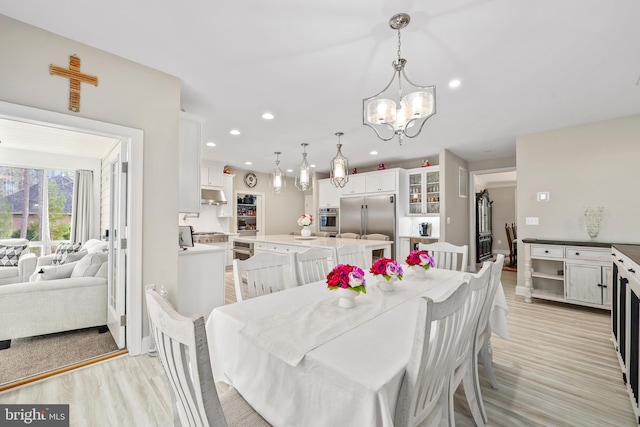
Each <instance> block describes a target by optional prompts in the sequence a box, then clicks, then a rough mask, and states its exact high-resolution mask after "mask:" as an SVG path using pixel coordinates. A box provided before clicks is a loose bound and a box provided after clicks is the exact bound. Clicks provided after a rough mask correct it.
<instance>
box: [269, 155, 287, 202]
mask: <svg viewBox="0 0 640 427" xmlns="http://www.w3.org/2000/svg"><path fill="white" fill-rule="evenodd" d="M273 154H275V155H276V170H274V171H273V172H271V174H270V179H269V181H270V185H271V191H273V192H274V193H275V194H280V193H282V191H283V190H284V188H285V187H286V186H287V175H286V174H285V173H284V172H283V171H282V169H280V159H279V157H278V156H280V154H282V153H281V152H280V151H276V152H274V153H273Z"/></svg>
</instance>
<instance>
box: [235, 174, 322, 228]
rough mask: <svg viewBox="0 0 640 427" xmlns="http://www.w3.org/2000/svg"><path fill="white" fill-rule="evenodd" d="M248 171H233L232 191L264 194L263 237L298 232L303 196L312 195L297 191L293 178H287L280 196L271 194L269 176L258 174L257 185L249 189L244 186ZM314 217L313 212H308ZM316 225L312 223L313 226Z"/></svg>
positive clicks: (302, 210)
mask: <svg viewBox="0 0 640 427" xmlns="http://www.w3.org/2000/svg"><path fill="white" fill-rule="evenodd" d="M247 172H248V171H244V170H240V169H237V170H234V171H233V173H234V174H235V175H236V176H235V177H234V178H233V189H234V191H243V192H247V193H251V191H257V192H261V193H264V195H265V206H264V210H265V215H266V216H265V230H264V234H265V235H271V234H289V233H290V232H291V231H294V230H299V229H300V227H299V226H298V223H297V221H298V218H299V217H300V215H302V214H303V213H305V212H304V196H305V194H312V192H311V191H305V192H302V191H300V190H298V189H297V188H296V186H295V184H294V178H292V177H287V186H286V188H285V189H284V191H283V192H282V193H281V194H274V193H272V192H271V187H270V186H269V174H265V173H258V172H254V173H255V174H256V177H257V178H258V183H257V184H256V186H255V187H253V188H249V187H247V186H246V185H245V184H244V176H245V174H246V173H247ZM308 213H311V214H312V215H313V216H314V219H315V216H316V214H315V213H314V212H308ZM315 225H316V223H315V221H314V226H315ZM231 229H232V230H235V224H232V225H231Z"/></svg>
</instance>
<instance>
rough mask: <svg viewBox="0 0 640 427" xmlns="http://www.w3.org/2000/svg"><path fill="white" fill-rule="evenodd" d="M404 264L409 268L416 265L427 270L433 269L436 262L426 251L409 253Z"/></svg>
mask: <svg viewBox="0 0 640 427" xmlns="http://www.w3.org/2000/svg"><path fill="white" fill-rule="evenodd" d="M406 263H407V265H410V266H414V265H417V266H420V267H422V268H424V269H425V270H428V269H429V267H435V265H436V260H435V259H433V257H432V256H431V255H429V254H428V253H427V252H426V251H411V252H410V253H409V256H408V257H407V260H406Z"/></svg>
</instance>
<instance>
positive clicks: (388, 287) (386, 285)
mask: <svg viewBox="0 0 640 427" xmlns="http://www.w3.org/2000/svg"><path fill="white" fill-rule="evenodd" d="M377 277H378V286H379V287H380V290H381V291H385V292H393V291H395V290H396V289H395V288H394V287H393V284H394V283H395V282H396V281H397V280H398V278H397V277H392V278H391V279H389V280H387V279H385V278H384V276H382V275H380V276H377Z"/></svg>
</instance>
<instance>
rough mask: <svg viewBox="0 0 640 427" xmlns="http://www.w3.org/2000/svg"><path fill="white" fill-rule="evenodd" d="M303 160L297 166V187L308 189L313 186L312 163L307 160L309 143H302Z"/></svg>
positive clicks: (301, 189) (303, 189)
mask: <svg viewBox="0 0 640 427" xmlns="http://www.w3.org/2000/svg"><path fill="white" fill-rule="evenodd" d="M300 145H302V150H303V152H302V162H300V164H299V165H298V166H296V181H295V184H296V187H297V188H298V190H300V191H307V190H311V189H312V188H313V181H312V180H311V165H309V162H307V145H309V144H307V143H302V144H300Z"/></svg>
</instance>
